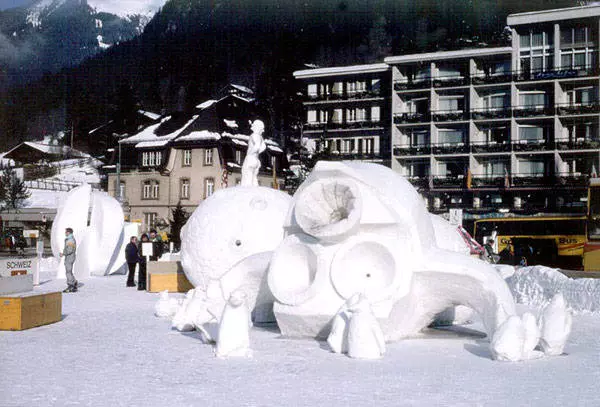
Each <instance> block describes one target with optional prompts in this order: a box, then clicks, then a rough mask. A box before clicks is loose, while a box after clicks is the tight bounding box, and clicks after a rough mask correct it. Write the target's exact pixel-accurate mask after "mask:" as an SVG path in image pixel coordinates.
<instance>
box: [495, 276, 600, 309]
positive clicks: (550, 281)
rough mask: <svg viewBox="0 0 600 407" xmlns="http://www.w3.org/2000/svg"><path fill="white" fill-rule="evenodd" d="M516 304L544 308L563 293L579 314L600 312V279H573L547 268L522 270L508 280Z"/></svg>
mask: <svg viewBox="0 0 600 407" xmlns="http://www.w3.org/2000/svg"><path fill="white" fill-rule="evenodd" d="M506 283H507V284H508V286H509V287H510V290H511V291H512V293H513V295H514V297H515V301H517V302H518V303H521V304H526V305H532V306H536V307H541V306H544V305H546V304H548V303H549V302H550V300H551V299H552V298H553V297H554V296H555V295H556V294H557V293H559V292H561V293H562V294H563V296H564V298H565V302H566V303H567V307H568V308H570V309H572V310H573V311H575V312H594V313H599V312H600V279H592V278H580V279H572V278H569V277H567V276H565V275H564V274H562V273H561V272H560V271H558V269H553V268H550V267H545V266H530V267H520V268H517V269H516V270H515V273H514V274H513V275H512V276H510V277H508V278H507V279H506Z"/></svg>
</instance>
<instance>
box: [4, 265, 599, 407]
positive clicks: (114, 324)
mask: <svg viewBox="0 0 600 407" xmlns="http://www.w3.org/2000/svg"><path fill="white" fill-rule="evenodd" d="M52 266H53V264H52V263H51V262H50V261H46V262H45V263H44V268H51V267H52ZM125 278H126V277H125V276H111V277H101V278H100V277H97V278H90V279H87V280H84V281H83V283H84V286H83V287H82V288H81V290H80V291H79V292H78V293H75V294H64V295H63V320H62V321H61V322H58V323H55V324H52V325H47V326H43V327H38V328H33V329H30V330H26V331H21V332H0V372H1V373H2V376H3V380H1V381H0V405H2V406H5V407H8V406H69V405H86V406H160V407H164V406H200V405H201V406H225V405H226V406H271V405H272V406H285V405H287V406H324V405H327V406H367V405H368V406H506V405H519V406H551V405H554V406H559V405H560V406H592V405H598V402H599V400H600V398H599V397H598V395H597V389H596V387H597V383H598V381H599V380H600V368H599V367H598V366H599V364H598V361H599V360H598V358H599V356H598V355H599V354H600V340H599V339H598V338H600V315H599V314H597V313H577V314H576V315H575V317H574V323H573V332H572V334H571V338H570V340H569V342H568V344H567V346H566V348H565V352H566V354H565V355H563V356H559V357H548V358H543V359H538V360H533V361H528V362H518V363H509V362H497V361H493V360H491V359H490V354H489V351H488V342H487V339H484V338H482V334H481V333H480V332H481V330H482V328H481V325H480V324H479V323H477V322H475V323H473V324H471V325H467V326H461V327H455V328H452V329H448V330H430V331H428V332H427V333H426V334H424V335H423V336H421V337H419V338H415V339H410V340H404V341H401V342H397V343H392V344H389V347H388V351H387V353H386V354H385V356H384V358H383V359H382V360H378V361H361V360H356V359H350V358H348V357H346V356H341V355H339V354H334V353H330V352H329V351H328V349H327V346H326V344H325V343H321V342H317V341H314V340H291V339H286V338H282V337H281V336H280V335H279V333H278V331H277V329H276V328H275V327H273V326H268V327H261V328H257V327H255V328H253V329H252V330H251V333H250V340H251V346H252V348H253V350H254V357H253V358H252V359H227V360H221V359H217V358H215V357H214V355H213V351H212V348H211V346H209V345H204V344H202V343H201V342H200V340H199V337H198V334H197V333H196V332H189V333H180V332H178V331H175V330H172V329H171V328H170V323H169V321H167V320H164V319H160V318H157V317H155V316H154V315H153V312H154V305H155V303H156V301H157V299H158V294H150V293H146V292H142V291H137V290H136V289H135V288H126V287H125ZM41 281H42V282H43V284H42V285H40V286H39V287H37V288H36V290H60V289H62V288H64V284H65V283H64V280H54V279H53V277H52V273H48V272H45V273H43V274H42V279H41ZM594 281H596V280H594ZM598 282H599V283H600V281H598ZM590 284H596V283H590ZM524 308H525V307H524V306H523V309H524Z"/></svg>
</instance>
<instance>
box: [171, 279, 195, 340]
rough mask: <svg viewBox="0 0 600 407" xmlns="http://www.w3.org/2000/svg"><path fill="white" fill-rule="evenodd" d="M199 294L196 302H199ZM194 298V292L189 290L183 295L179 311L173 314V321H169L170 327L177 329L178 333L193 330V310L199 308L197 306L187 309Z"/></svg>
mask: <svg viewBox="0 0 600 407" xmlns="http://www.w3.org/2000/svg"><path fill="white" fill-rule="evenodd" d="M200 296H201V294H198V298H197V301H200ZM194 297H196V290H195V289H191V290H189V291H188V292H187V293H186V294H185V298H184V299H183V301H182V303H181V305H180V306H179V309H178V310H177V312H176V313H175V316H174V317H173V320H172V321H171V326H172V327H173V328H175V329H177V330H178V331H180V332H187V331H193V330H194V313H193V311H194V308H196V309H197V308H199V307H198V306H193V305H192V307H189V308H188V306H189V305H190V304H191V302H192V300H193V299H194Z"/></svg>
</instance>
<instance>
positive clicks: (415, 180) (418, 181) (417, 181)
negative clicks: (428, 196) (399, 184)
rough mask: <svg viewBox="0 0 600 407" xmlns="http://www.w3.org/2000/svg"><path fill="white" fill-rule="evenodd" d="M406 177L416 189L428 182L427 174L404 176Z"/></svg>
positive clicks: (423, 186) (425, 185)
mask: <svg viewBox="0 0 600 407" xmlns="http://www.w3.org/2000/svg"><path fill="white" fill-rule="evenodd" d="M406 179H407V180H408V182H410V183H411V184H412V185H413V186H414V187H415V188H417V189H424V188H427V186H428V183H429V182H428V177H427V176H423V177H419V176H408V177H406Z"/></svg>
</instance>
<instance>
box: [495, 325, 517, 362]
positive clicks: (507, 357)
mask: <svg viewBox="0 0 600 407" xmlns="http://www.w3.org/2000/svg"><path fill="white" fill-rule="evenodd" d="M524 344H525V326H524V325H523V321H522V320H521V318H519V317H518V316H517V315H511V316H510V317H508V319H507V320H506V321H504V323H503V324H502V325H500V327H499V328H498V329H497V330H496V332H494V336H493V337H492V343H491V350H492V355H493V357H494V359H496V360H501V361H505V362H517V361H520V360H522V359H523V349H524Z"/></svg>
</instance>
